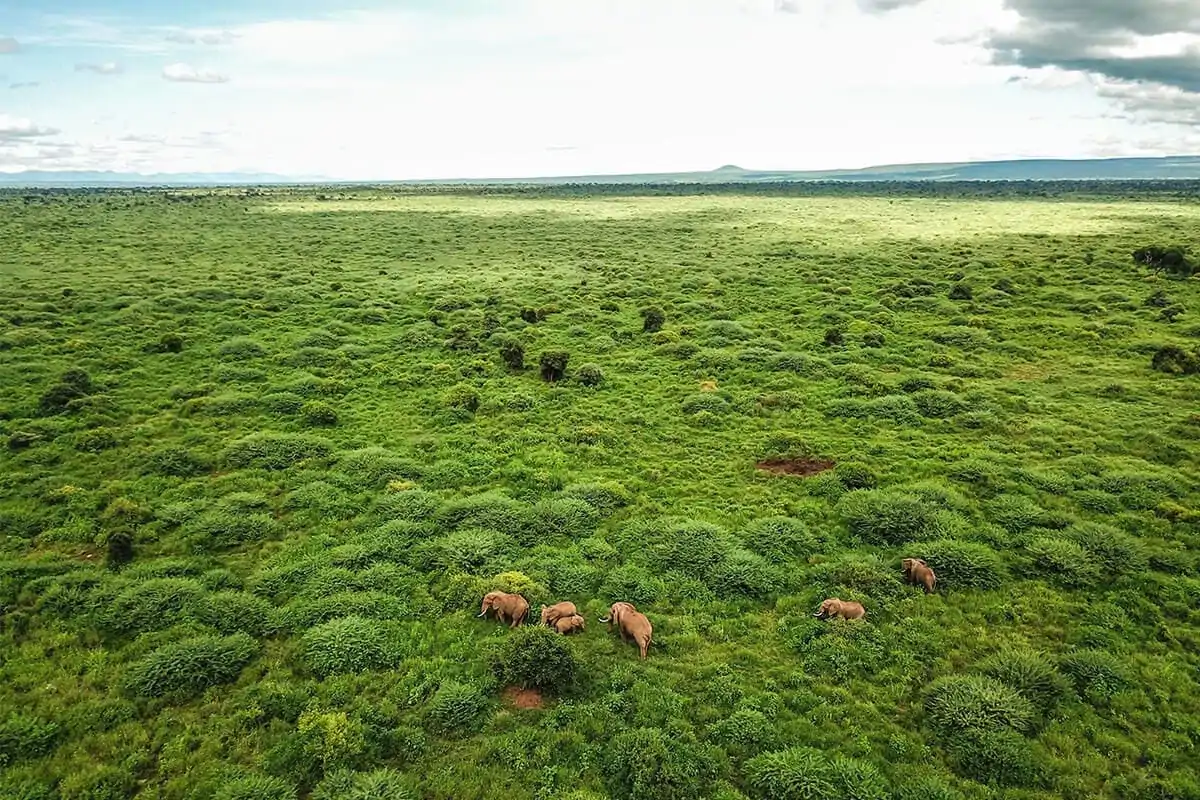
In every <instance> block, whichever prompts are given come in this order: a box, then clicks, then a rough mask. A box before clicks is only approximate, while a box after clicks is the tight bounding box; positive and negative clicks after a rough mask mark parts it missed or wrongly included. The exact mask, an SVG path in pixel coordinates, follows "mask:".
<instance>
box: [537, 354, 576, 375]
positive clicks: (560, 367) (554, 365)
mask: <svg viewBox="0 0 1200 800" xmlns="http://www.w3.org/2000/svg"><path fill="white" fill-rule="evenodd" d="M570 360H571V354H570V353H568V352H566V351H565V350H547V351H546V352H544V353H542V355H541V358H540V359H539V365H540V371H541V375H542V380H544V381H547V382H549V383H555V382H557V381H561V380H562V379H563V377H564V376H565V375H566V373H567V364H568V363H569V362H570Z"/></svg>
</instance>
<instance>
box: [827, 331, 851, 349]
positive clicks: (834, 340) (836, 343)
mask: <svg viewBox="0 0 1200 800" xmlns="http://www.w3.org/2000/svg"><path fill="white" fill-rule="evenodd" d="M822 341H823V343H824V344H825V346H826V347H841V346H842V345H843V344H845V343H846V335H845V333H844V332H843V331H842V329H841V328H829V329H828V330H826V331H825V338H824V339H823V340H822Z"/></svg>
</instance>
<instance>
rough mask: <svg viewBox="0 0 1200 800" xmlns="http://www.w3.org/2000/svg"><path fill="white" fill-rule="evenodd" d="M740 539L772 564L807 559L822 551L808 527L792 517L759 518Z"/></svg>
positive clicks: (747, 528) (744, 530) (743, 531)
mask: <svg viewBox="0 0 1200 800" xmlns="http://www.w3.org/2000/svg"><path fill="white" fill-rule="evenodd" d="M740 538H741V540H742V541H743V542H744V543H745V545H746V546H747V547H748V548H750V549H751V550H752V551H754V552H755V553H758V554H759V555H760V556H762V557H763V558H765V559H767V561H769V562H771V563H772V564H785V563H787V562H789V561H793V560H804V559H807V558H808V556H810V555H812V554H813V553H816V552H818V550H819V548H818V546H817V540H816V538H815V537H814V536H813V535H812V534H811V533H810V532H809V530H808V526H806V525H805V524H804V523H803V522H801V521H800V520H798V519H793V518H791V517H764V518H763V519H756V520H754V521H753V522H751V523H750V524H749V525H747V526H746V527H745V528H744V529H743V530H742V532H741V534H740Z"/></svg>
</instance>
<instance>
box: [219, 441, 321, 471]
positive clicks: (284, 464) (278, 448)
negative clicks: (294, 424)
mask: <svg viewBox="0 0 1200 800" xmlns="http://www.w3.org/2000/svg"><path fill="white" fill-rule="evenodd" d="M332 454H333V445H332V444H331V443H330V442H329V441H327V440H326V439H320V438H317V437H315V436H309V435H306V434H295V433H252V434H250V435H249V436H244V437H242V438H241V439H238V440H237V441H236V442H234V443H233V444H232V445H230V446H229V448H228V449H227V450H226V451H225V460H226V461H227V462H229V464H230V465H231V466H233V467H237V468H242V469H244V468H247V467H257V468H260V469H270V470H280V469H287V468H288V467H291V466H295V465H296V464H299V463H300V462H302V461H308V460H310V459H325V458H329V456H330V455H332Z"/></svg>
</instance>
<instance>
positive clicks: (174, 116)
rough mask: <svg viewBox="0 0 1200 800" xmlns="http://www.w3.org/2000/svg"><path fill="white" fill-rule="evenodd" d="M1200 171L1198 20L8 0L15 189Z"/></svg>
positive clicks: (1043, 8)
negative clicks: (1119, 163)
mask: <svg viewBox="0 0 1200 800" xmlns="http://www.w3.org/2000/svg"><path fill="white" fill-rule="evenodd" d="M1198 153H1200V0H389V1H388V2H384V0H350V1H349V2H347V0H286V2H285V0H205V2H203V3H190V2H189V3H184V2H161V0H0V171H8V172H12V171H19V170H26V169H30V170H115V171H121V172H143V173H151V172H232V171H251V172H272V173H280V174H286V175H292V176H320V177H329V178H337V179H405V178H409V179H421V178H478V177H495V178H499V177H519V176H550V175H585V174H602V173H633V172H672V171H693V170H708V169H715V168H717V167H720V166H722V165H726V164H736V165H739V166H742V167H745V168H749V169H796V170H802V169H836V168H855V167H865V166H873V165H880V164H899V163H928V162H945V161H964V160H991V159H1008V158H1030V157H1039V158H1040V157H1049V158H1097V157H1115V156H1155V155H1181V154H1198Z"/></svg>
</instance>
